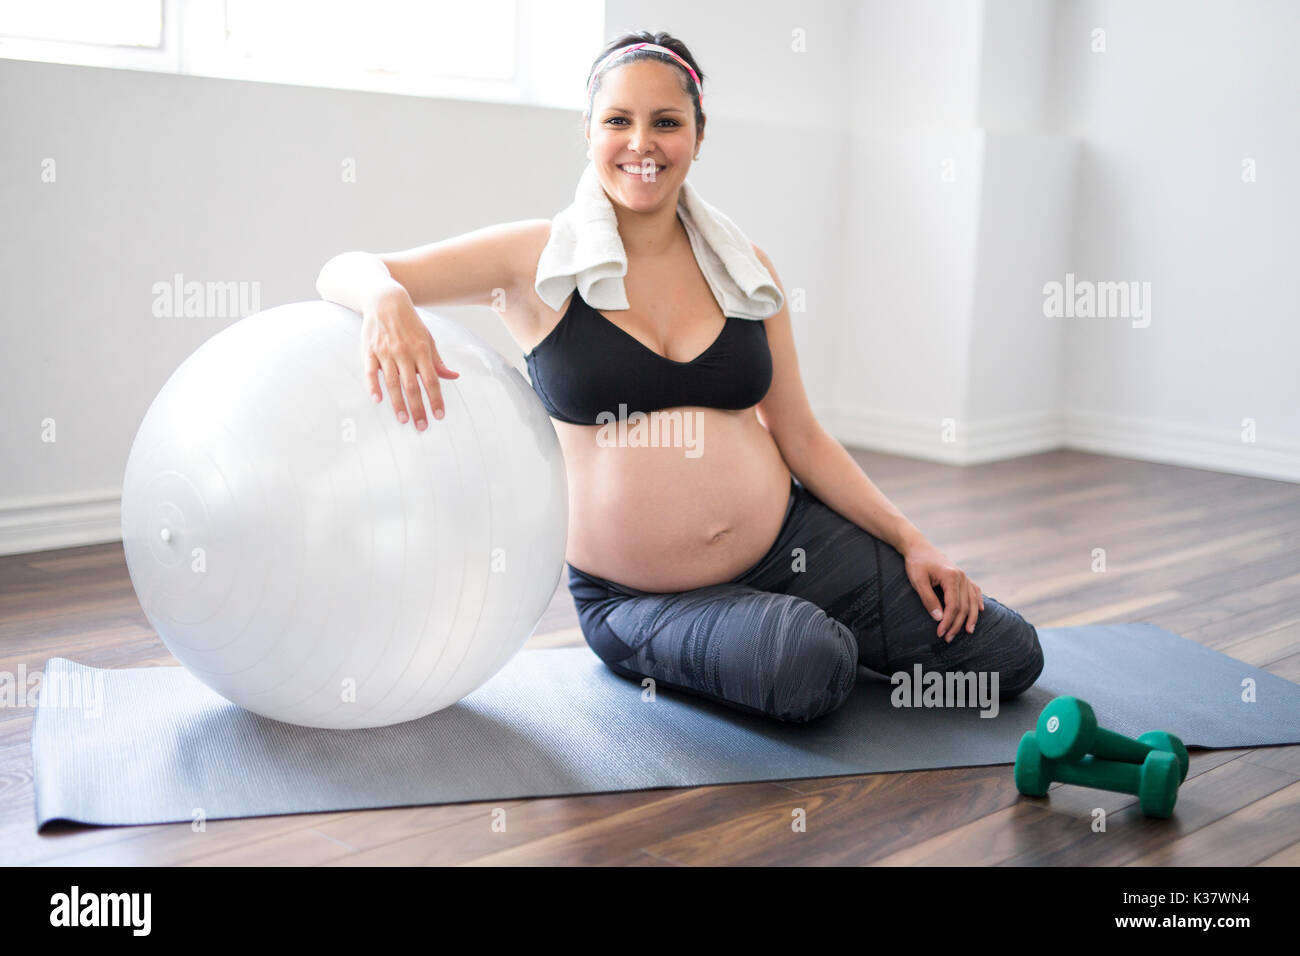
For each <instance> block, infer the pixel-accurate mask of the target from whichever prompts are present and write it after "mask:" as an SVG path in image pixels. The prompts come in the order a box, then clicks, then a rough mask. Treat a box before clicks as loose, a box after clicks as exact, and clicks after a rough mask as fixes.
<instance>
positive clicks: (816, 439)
mask: <svg viewBox="0 0 1300 956" xmlns="http://www.w3.org/2000/svg"><path fill="white" fill-rule="evenodd" d="M754 252H755V253H756V254H757V255H758V258H759V260H760V261H761V262H762V263H763V265H764V266H766V267H767V270H768V272H770V273H771V274H772V279H773V281H774V282H776V284H777V286H778V287H779V288H780V289H781V293H782V295H783V296H784V295H785V287H784V286H782V285H781V280H780V278H779V277H778V276H777V274H776V269H774V268H773V266H772V263H771V261H770V260H769V259H768V258H767V256H766V254H764V252H763V251H762V250H761V249H759V248H758V246H754ZM763 325H764V327H765V329H766V331H767V341H768V347H769V349H770V350H771V352H772V385H771V388H769V389H768V392H767V395H765V396H764V397H763V400H762V401H761V402H759V403H758V406H757V409H756V410H757V413H758V419H759V421H760V422H762V424H763V426H764V427H765V428H766V429H767V430H768V432H770V433H771V435H772V438H773V439H774V440H775V441H776V445H777V448H778V449H779V450H780V452H781V457H782V458H783V459H785V463H786V465H788V466H789V468H790V471H791V472H793V473H794V476H795V477H796V478H798V479H799V481H800V483H801V484H803V485H804V486H805V487H807V488H808V490H809V491H811V492H812V493H813V494H814V495H816V496H817V497H818V498H820V499H821V500H822V502H824V503H825V504H826V505H827V506H828V507H830V508H831V509H832V510H834V511H836V512H838V513H839V514H841V515H843V516H844V517H845V518H847V519H848V520H850V521H852V522H853V523H854V524H856V525H857V526H858V527H860V528H862V529H863V530H865V531H867V532H868V533H870V534H872V535H874V536H875V537H877V538H879V539H880V540H881V541H884V542H887V543H888V544H889V545H890V546H891V547H893V548H894V549H895V550H896V551H898V553H899V554H901V555H902V556H903V559H904V562H905V566H906V568H907V576H908V579H909V580H910V581H911V582H912V586H913V587H914V588H915V589H916V591H917V593H918V594H919V595H920V597H921V601H922V603H923V604H924V605H925V607H926V610H928V611H929V612H930V614H931V616H932V617H934V618H935V620H937V621H938V622H939V625H938V629H937V633H938V634H940V635H942V636H943V637H944V639H945V640H949V641H951V640H952V638H953V637H954V636H956V635H957V634H958V633H959V632H960V631H961V629H962V627H963V626H964V627H965V628H966V630H967V632H971V631H974V630H975V621H976V619H977V618H978V617H979V612H980V611H981V610H983V608H984V599H983V592H982V591H981V590H980V588H979V586H978V585H977V584H975V582H974V581H971V580H970V579H969V578H968V577H967V576H966V574H965V572H963V571H962V570H961V569H960V568H958V567H957V566H956V565H955V564H953V563H952V562H951V561H950V560H948V558H947V557H946V556H945V555H944V554H943V553H942V552H941V551H939V549H938V548H936V547H935V546H934V545H933V544H931V543H930V541H929V540H928V539H927V538H926V537H925V535H924V534H922V533H921V531H920V529H918V528H917V527H916V526H915V525H914V524H912V522H910V521H909V520H908V519H907V518H906V517H905V516H904V515H903V513H902V512H901V511H899V510H898V508H896V507H895V506H894V504H893V502H891V501H890V500H889V499H888V498H887V497H885V494H884V492H882V491H881V490H880V489H879V488H877V487H876V485H875V482H873V481H872V480H871V479H870V478H868V477H867V474H866V472H864V471H863V470H862V468H861V467H860V466H859V465H858V463H857V462H856V461H854V460H853V458H852V456H851V455H850V454H849V453H848V451H846V450H845V448H844V446H843V445H841V444H840V443H839V442H838V441H836V439H835V438H834V436H832V435H831V434H830V433H829V432H827V431H826V429H825V428H823V427H822V425H821V423H820V422H818V421H817V419H816V417H815V416H814V415H813V413H812V408H811V406H810V405H809V403H808V396H807V394H806V393H805V391H804V387H803V380H802V379H801V378H800V376H799V363H798V357H797V356H796V354H795V346H794V333H793V330H792V328H791V324H790V310H789V305H788V297H787V303H786V304H783V305H782V306H781V310H780V311H779V312H777V313H776V314H775V315H773V316H771V317H770V318H768V319H766V320H765V321H764V323H763ZM936 585H937V586H939V587H940V588H941V589H942V591H943V594H944V598H945V600H944V602H942V603H941V602H940V600H939V598H938V597H937V596H936V595H935V592H934V587H935V586H936Z"/></svg>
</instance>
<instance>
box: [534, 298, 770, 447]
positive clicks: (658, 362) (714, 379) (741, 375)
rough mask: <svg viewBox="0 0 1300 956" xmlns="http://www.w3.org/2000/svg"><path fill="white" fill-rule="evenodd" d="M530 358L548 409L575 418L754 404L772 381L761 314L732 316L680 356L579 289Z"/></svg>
mask: <svg viewBox="0 0 1300 956" xmlns="http://www.w3.org/2000/svg"><path fill="white" fill-rule="evenodd" d="M524 360H525V361H526V362H527V363H528V375H529V377H530V378H531V379H532V384H533V391H535V392H536V393H537V395H538V397H539V398H540V399H541V400H542V405H544V406H545V407H546V411H547V412H548V413H550V415H551V416H552V417H554V418H558V419H559V420H560V421H564V422H569V423H571V424H574V425H600V424H604V423H605V422H607V421H616V420H618V418H619V417H620V415H628V414H631V413H632V412H637V411H640V412H647V413H648V412H652V411H656V410H658V409H661V408H672V407H674V406H677V405H700V406H704V407H707V408H728V409H742V408H749V407H751V406H753V405H757V404H758V403H759V402H760V401H761V400H762V399H763V396H764V395H766V394H767V390H768V388H769V386H771V384H772V353H771V351H770V350H769V349H768V345H767V330H766V329H764V328H763V323H762V322H761V321H757V320H754V319H742V318H738V317H737V316H734V315H729V316H727V322H726V325H725V326H723V329H722V332H721V334H719V335H718V337H717V338H716V339H714V340H713V344H712V345H710V346H709V347H708V348H707V349H705V350H704V351H703V352H701V353H700V354H699V355H698V356H696V357H695V358H694V359H692V360H691V361H689V362H676V361H673V360H672V359H670V358H665V357H664V356H662V355H660V354H659V353H658V352H656V351H655V350H654V349H652V348H650V347H649V346H647V345H645V344H644V343H642V342H641V341H640V340H639V339H637V338H636V337H635V336H633V335H632V334H631V333H630V332H627V331H625V330H624V329H621V328H619V327H618V326H617V325H615V324H614V323H613V322H611V321H610V320H609V319H607V318H606V317H605V316H604V315H602V314H601V313H600V312H598V311H597V310H596V309H593V308H592V307H591V306H589V305H588V304H587V303H586V302H585V301H584V300H583V298H582V296H581V294H580V293H579V292H578V290H577V289H574V290H573V295H572V296H571V297H570V299H569V307H568V308H567V309H566V310H565V312H564V315H563V316H562V317H561V318H560V321H559V324H557V325H556V326H555V328H553V329H552V330H551V332H550V334H549V335H547V336H546V338H544V339H542V341H541V342H539V343H538V344H537V345H536V346H534V347H533V349H532V351H530V352H528V353H527V354H526V355H525V356H524ZM620 405H624V406H625V409H624V410H622V411H620V408H619V406H620ZM602 412H606V413H608V414H607V415H606V416H605V419H604V420H603V421H602V420H601V419H599V418H598V417H597V416H599V415H600V414H601V413H602Z"/></svg>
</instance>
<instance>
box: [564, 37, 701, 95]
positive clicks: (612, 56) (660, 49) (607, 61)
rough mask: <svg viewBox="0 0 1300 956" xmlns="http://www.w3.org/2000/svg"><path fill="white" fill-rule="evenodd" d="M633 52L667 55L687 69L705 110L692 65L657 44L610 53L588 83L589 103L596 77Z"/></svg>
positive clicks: (621, 49)
mask: <svg viewBox="0 0 1300 956" xmlns="http://www.w3.org/2000/svg"><path fill="white" fill-rule="evenodd" d="M633 50H654V51H655V52H656V53H667V54H668V55H669V56H670V57H672V58H673V59H674V60H676V61H677V62H678V63H680V64H681V65H682V66H683V67H685V69H686V72H687V73H689V74H690V75H691V79H692V80H694V81H695V90H696V92H697V93H698V94H699V98H700V108H701V109H703V108H704V91H703V90H701V89H700V78H699V77H698V76H697V75H696V74H695V71H694V70H692V69H691V65H690V64H689V63H687V62H686V61H685V60H683V59H682V58H681V57H680V56H678V55H677V54H676V53H674V52H673V51H672V50H670V49H668V47H666V46H660V45H659V44H657V43H633V44H632V45H631V46H625V47H619V48H618V49H617V50H614V51H613V52H612V53H610V54H609V56H607V57H605V59H603V60H601V61H600V63H599V64H598V65H597V66H596V69H594V70H592V71H591V80H590V81H589V82H588V83H587V102H588V103H590V102H591V90H592V87H594V86H595V85H596V77H598V76H600V74H601V73H602V72H603V71H604V69H605V67H607V66H609V64H610V63H611V62H613V61H614V60H616V59H618V58H619V57H621V56H626V55H627V54H629V53H631V52H632V51H633Z"/></svg>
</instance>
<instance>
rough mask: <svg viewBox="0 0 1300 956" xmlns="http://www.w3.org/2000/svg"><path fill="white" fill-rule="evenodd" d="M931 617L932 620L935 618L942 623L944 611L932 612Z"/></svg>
mask: <svg viewBox="0 0 1300 956" xmlns="http://www.w3.org/2000/svg"><path fill="white" fill-rule="evenodd" d="M930 616H931V617H932V618H934V619H935V620H936V621H942V620H943V612H942V611H931V612H930Z"/></svg>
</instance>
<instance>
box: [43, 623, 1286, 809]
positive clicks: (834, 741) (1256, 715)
mask: <svg viewBox="0 0 1300 956" xmlns="http://www.w3.org/2000/svg"><path fill="white" fill-rule="evenodd" d="M1039 639H1040V641H1041V643H1042V646H1043V652H1044V656H1045V659H1046V665H1045V667H1044V670H1043V674H1042V676H1041V677H1040V678H1039V680H1038V683H1037V684H1035V685H1034V687H1033V688H1031V689H1030V690H1029V691H1028V692H1026V693H1025V694H1023V695H1021V696H1020V697H1019V698H1017V699H1016V700H1013V701H1005V702H1002V703H1001V704H1000V705H999V710H998V713H997V715H996V716H994V717H981V716H980V710H979V708H978V707H977V706H972V707H967V708H964V709H962V708H946V709H945V708H938V709H936V708H924V707H922V708H895V707H893V706H892V705H891V703H890V695H891V691H892V690H893V687H892V686H891V685H890V684H889V683H888V682H887V681H886V680H885V679H883V678H881V677H878V676H876V675H873V674H872V673H871V672H870V671H867V670H861V671H859V674H860V675H861V679H860V680H859V682H858V687H857V690H856V691H855V692H854V694H853V695H852V696H851V697H850V698H849V700H848V702H847V703H846V704H844V706H842V707H841V708H840V709H838V710H836V711H834V712H832V713H831V714H829V715H827V716H825V717H822V718H820V719H818V720H816V721H813V722H812V723H809V724H801V725H797V724H783V723H781V722H779V721H774V720H770V719H767V718H763V717H760V716H756V715H750V714H746V713H743V712H740V711H734V710H731V709H728V708H726V707H723V706H721V705H718V704H714V703H712V702H710V701H707V700H704V699H702V698H698V697H692V696H690V695H687V694H684V693H680V692H675V691H672V690H669V689H666V688H660V689H659V691H658V693H657V695H656V697H655V700H653V701H652V702H647V701H645V700H643V696H642V689H641V687H640V685H639V684H637V683H635V682H633V681H631V680H628V679H626V678H623V677H620V676H618V675H616V674H614V673H613V672H611V671H610V670H609V669H608V668H606V667H605V665H604V664H603V663H601V661H600V660H599V659H598V658H597V657H596V656H595V655H594V654H593V653H592V652H591V651H590V650H589V649H588V648H586V647H582V648H562V649H555V650H529V651H523V652H521V653H520V654H518V655H516V656H515V658H514V659H513V660H511V662H510V663H509V664H507V665H506V667H505V668H504V669H503V670H502V671H501V672H500V673H498V674H497V675H496V676H495V677H493V678H492V680H490V681H489V682H488V683H487V684H485V685H484V686H483V687H480V688H479V689H478V690H476V691H475V692H474V693H472V694H470V695H469V696H468V697H466V698H464V699H463V700H462V701H460V702H459V703H457V704H455V705H453V706H451V707H448V708H446V709H445V710H442V711H439V712H438V713H436V714H431V715H429V716H428V717H424V718H422V719H420V720H413V721H409V722H407V723H405V724H399V725H397V726H394V727H382V728H376V729H370V730H320V729H311V728H304V727H296V726H292V725H289V724H283V723H279V722H277V721H274V720H268V719H266V718H263V717H258V716H256V715H254V714H252V713H249V712H248V711H245V710H243V709H242V708H240V707H237V706H236V705H234V704H231V703H229V702H227V701H226V700H225V699H224V698H222V697H220V696H218V695H217V694H216V693H215V692H213V691H211V690H209V689H208V688H207V687H206V686H204V685H203V684H201V683H199V682H198V681H197V680H195V679H194V678H192V677H190V675H189V674H188V673H187V672H186V671H184V670H183V669H181V668H179V667H145V668H133V669H116V670H102V669H98V668H93V667H87V666H84V665H81V664H77V663H74V662H72V661H68V660H65V659H63V658H58V657H56V658H52V659H51V660H50V661H49V663H48V664H47V665H46V670H45V678H44V680H43V681H42V685H41V699H40V702H39V704H38V705H37V710H36V715H35V719H34V721H33V727H32V762H33V767H34V786H35V790H36V818H37V828H38V829H39V828H40V827H42V826H44V825H45V824H46V823H48V822H49V821H51V820H72V821H77V822H81V823H89V824H101V825H105V824H140V823H167V822H174V821H188V820H192V819H193V818H194V817H195V814H196V813H197V812H200V811H201V812H202V813H203V814H204V815H205V816H206V817H207V818H208V819H222V818H229V817H248V816H265V815H273V814H282V813H305V812H313V811H328V810H352V809H360V808H366V807H395V806H413V805H421V804H433V803H461V802H469V801H479V800H510V799H515V798H519V797H548V796H557V795H561V794H576V793H596V792H602V791H613V790H642V789H651V788H656V787H688V786H701V785H706V784H720V783H737V782H741V781H756V780H788V779H793V778H798V777H821V776H835V775H840V774H862V773H877V772H881V771H894V770H919V769H933V768H938V767H966V766H978V765H985V764H1000V763H1007V764H1009V763H1011V762H1013V761H1014V759H1015V752H1016V744H1017V743H1018V742H1019V740H1020V736H1021V734H1023V733H1024V732H1025V731H1026V730H1031V729H1033V727H1034V724H1035V722H1036V720H1037V717H1038V713H1039V711H1040V710H1041V709H1042V707H1043V705H1044V704H1045V703H1047V701H1048V700H1050V699H1051V698H1053V697H1055V696H1057V695H1060V694H1073V695H1075V696H1078V697H1082V698H1083V699H1084V700H1087V701H1088V702H1089V703H1091V704H1092V705H1093V707H1094V709H1095V710H1096V712H1097V716H1098V718H1099V720H1100V721H1101V722H1102V724H1103V725H1105V726H1107V727H1110V728H1111V729H1113V730H1116V731H1119V732H1120V733H1124V734H1128V735H1130V736H1136V735H1137V734H1139V733H1142V732H1143V731H1146V730H1156V729H1159V730H1168V731H1171V732H1173V733H1175V734H1177V735H1178V736H1180V737H1181V738H1182V739H1183V741H1184V742H1185V743H1186V744H1187V745H1188V746H1189V747H1198V746H1199V747H1210V748H1213V747H1254V746H1264V745H1269V744H1294V743H1300V685H1296V684H1293V683H1291V682H1290V681H1287V680H1283V679H1282V678H1279V677H1275V676H1273V675H1272V674H1269V673H1267V672H1266V671H1262V670H1260V669H1259V668H1256V667H1251V666H1250V665H1248V664H1243V663H1241V662H1240V661H1237V660H1234V659H1232V658H1230V657H1227V656H1226V655H1223V654H1220V653H1218V652H1217V651H1213V650H1210V649H1208V648H1206V647H1202V646H1201V645H1199V644H1196V643H1195V642H1193V641H1189V640H1186V639H1184V638H1181V637H1178V636H1177V635H1175V634H1171V633H1169V632H1168V631H1165V630H1163V629H1161V628H1158V627H1156V626H1154V625H1152V624H1118V625H1090V626H1085V627H1065V628H1039ZM1248 678H1249V679H1250V680H1252V681H1254V685H1255V687H1254V694H1255V701H1254V702H1249V703H1248V702H1245V701H1243V699H1242V696H1243V681H1246V680H1247V679H1248ZM47 691H49V693H48V694H47ZM74 691H80V693H81V699H80V700H77V699H76V697H77V694H75V693H73V692H74ZM47 697H48V698H49V699H48V700H47ZM1010 772H1011V771H1010V770H1009V769H1008V771H1007V773H1008V774H1010Z"/></svg>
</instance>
